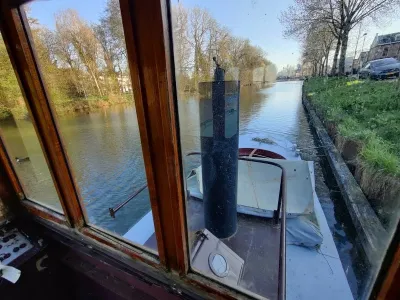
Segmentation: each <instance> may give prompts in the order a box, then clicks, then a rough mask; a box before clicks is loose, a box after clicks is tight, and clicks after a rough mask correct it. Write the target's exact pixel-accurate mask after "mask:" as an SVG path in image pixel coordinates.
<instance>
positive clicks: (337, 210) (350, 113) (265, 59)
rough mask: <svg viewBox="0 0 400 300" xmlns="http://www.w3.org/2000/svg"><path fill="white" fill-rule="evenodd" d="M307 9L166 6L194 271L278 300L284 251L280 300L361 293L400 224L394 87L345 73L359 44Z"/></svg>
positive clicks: (248, 3)
mask: <svg viewBox="0 0 400 300" xmlns="http://www.w3.org/2000/svg"><path fill="white" fill-rule="evenodd" d="M317 2H318V1H317ZM315 3H316V2H315V1H314V2H313V4H315ZM308 4H309V2H307V1H285V2H282V3H279V4H272V3H271V2H268V1H254V0H242V1H232V2H229V3H227V2H224V1H213V2H211V1H201V0H191V1H176V0H173V1H171V20H170V21H171V23H172V24H171V25H172V26H171V27H172V30H173V46H174V63H175V74H176V88H177V103H178V112H179V122H180V126H179V128H180V138H181V149H182V158H183V167H184V174H185V179H186V188H187V193H186V195H187V197H186V207H187V227H188V231H189V247H190V251H191V252H190V265H191V268H192V270H193V271H194V272H199V273H202V274H203V275H205V276H208V277H209V278H212V279H213V280H216V281H219V282H221V283H222V284H225V285H229V286H230V287H233V288H235V289H239V290H242V291H244V292H247V293H253V294H252V295H254V293H255V294H257V295H259V296H262V297H265V298H268V299H276V298H279V294H280V292H281V291H282V289H281V288H280V286H279V285H280V283H282V278H281V277H280V272H281V271H282V266H281V265H280V261H279V258H280V256H281V255H283V252H282V250H284V249H285V250H286V256H285V258H286V295H287V298H288V299H321V298H323V299H337V298H338V297H339V298H341V299H367V298H368V295H369V291H370V289H371V287H372V285H373V283H374V280H375V276H376V275H377V272H378V270H379V266H380V264H381V261H382V258H383V257H384V255H385V253H386V249H387V246H388V243H389V241H390V238H391V236H392V234H393V232H394V230H395V228H396V226H397V225H396V224H397V222H398V220H399V212H400V201H399V196H398V195H399V192H398V191H399V190H398V188H399V174H400V173H399V166H400V164H399V151H398V149H399V147H398V144H399V139H398V131H399V129H400V128H399V124H400V123H399V121H400V119H399V105H398V103H397V102H396V101H394V100H393V99H395V98H396V96H395V95H398V90H396V89H398V87H397V85H398V83H397V82H396V81H394V80H379V81H375V80H361V79H358V78H357V75H353V74H351V73H352V72H349V70H348V66H349V62H350V66H351V65H352V61H353V58H352V57H351V54H353V53H354V52H357V51H355V50H356V48H357V47H359V46H360V45H361V43H363V41H362V39H363V38H364V37H365V36H361V35H360V34H357V32H356V31H357V30H353V28H354V26H355V25H357V24H354V26H353V27H352V28H351V29H350V32H345V33H344V34H345V35H344V36H343V37H341V38H345V39H346V40H345V42H343V43H342V41H343V40H341V39H340V40H339V41H338V39H337V38H336V37H335V32H332V28H331V24H329V23H324V22H323V21H322V20H325V17H326V15H318V14H319V13H316V11H317V12H321V13H322V12H326V11H329V10H330V9H333V10H335V13H334V15H335V14H336V13H338V12H340V9H341V7H340V6H339V7H336V6H332V7H330V6H329V3H328V4H326V3H325V2H324V1H322V2H321V1H320V2H318V3H317V4H315V5H317V7H315V6H312V7H310V6H309V5H308ZM324 5H327V6H324ZM319 6H320V7H319ZM380 9H381V8H379V9H378V10H379V11H380V12H383V11H382V10H380ZM374 16H375V15H374ZM314 17H319V19H317V20H314V19H313V18H314ZM368 18H369V16H366V17H365V20H367V19H368ZM365 23H367V22H365ZM358 24H359V23H358ZM342 25H343V24H342ZM361 26H362V24H361ZM357 27H358V26H357ZM346 30H347V29H346ZM362 30H364V29H359V32H362ZM377 30H378V29H377ZM347 34H348V35H347ZM347 37H348V38H349V39H348V40H347ZM360 38H361V39H360ZM373 38H374V37H373V36H371V37H369V36H368V37H365V39H368V40H366V41H365V44H366V45H370V44H371V43H372V41H373ZM338 42H339V44H338ZM356 45H358V46H356ZM336 49H337V50H336ZM335 53H336V55H335ZM344 53H346V55H343V54H344ZM339 54H342V55H339ZM369 65H370V64H368V65H367V67H368V66H369ZM370 73H371V74H369V75H370V78H371V79H391V78H393V77H395V76H398V72H396V68H395V67H393V68H386V69H385V68H383V67H382V68H379V69H378V71H376V70H371V72H370ZM346 74H349V75H347V76H346ZM364 75H365V74H364ZM319 118H322V121H323V122H320V121H319V120H320V119H319ZM317 121H318V122H317ZM322 132H324V134H323V133H322ZM328 134H329V136H330V137H328ZM338 153H340V154H341V155H339V154H338ZM328 158H329V160H328ZM267 162H268V163H276V164H278V165H279V166H281V167H282V168H283V169H284V170H285V174H286V181H285V186H286V188H285V191H286V196H287V198H286V200H287V207H286V218H287V220H286V227H283V222H282V218H278V220H276V219H275V218H274V217H276V216H277V215H278V216H279V214H277V211H279V206H278V205H279V200H280V193H282V192H283V188H282V185H281V180H282V176H283V174H282V171H281V169H280V168H279V167H277V166H276V165H270V164H266V163H267ZM338 166H339V167H338ZM344 170H345V171H344ZM360 211H362V212H363V213H362V214H360ZM280 216H281V217H282V215H280ZM282 228H283V229H284V230H285V231H284V232H286V240H285V241H283V243H282V242H281V240H280V237H281V236H280V230H281V229H282Z"/></svg>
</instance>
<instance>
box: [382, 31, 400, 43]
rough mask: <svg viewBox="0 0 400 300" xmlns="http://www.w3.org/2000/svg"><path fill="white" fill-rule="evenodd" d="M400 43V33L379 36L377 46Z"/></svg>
mask: <svg viewBox="0 0 400 300" xmlns="http://www.w3.org/2000/svg"><path fill="white" fill-rule="evenodd" d="M391 43H400V32H396V33H389V34H384V35H378V37H377V43H376V45H384V44H391Z"/></svg>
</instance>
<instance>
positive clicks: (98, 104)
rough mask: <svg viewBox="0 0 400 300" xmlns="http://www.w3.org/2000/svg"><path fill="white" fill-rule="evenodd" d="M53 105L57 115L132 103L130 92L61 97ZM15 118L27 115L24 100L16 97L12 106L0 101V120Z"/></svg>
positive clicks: (23, 117) (22, 117)
mask: <svg viewBox="0 0 400 300" xmlns="http://www.w3.org/2000/svg"><path fill="white" fill-rule="evenodd" d="M52 103H53V107H54V108H55V109H56V111H57V114H58V115H67V114H72V113H77V112H91V111H96V110H98V109H101V108H104V107H110V106H113V105H118V104H127V103H133V95H132V94H123V95H108V96H104V97H92V96H91V97H87V98H77V99H71V98H69V99H62V100H57V101H53V102H52ZM12 116H13V117H14V118H15V119H25V118H27V117H28V110H27V108H26V104H25V103H24V100H23V99H22V98H21V99H18V101H16V104H15V105H14V106H13V107H12V108H9V107H6V106H4V105H3V104H2V103H0V120H2V119H7V118H10V117H12Z"/></svg>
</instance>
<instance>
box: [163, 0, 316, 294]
mask: <svg viewBox="0 0 400 300" xmlns="http://www.w3.org/2000/svg"><path fill="white" fill-rule="evenodd" d="M247 4H249V3H241V4H239V2H235V3H232V5H225V4H221V3H219V4H217V3H215V4H211V3H209V4H205V3H204V2H203V1H195V4H193V5H192V4H191V5H189V4H186V3H185V2H176V1H172V8H171V16H172V31H173V43H174V55H175V74H176V83H177V85H176V88H177V95H178V99H177V100H178V111H179V122H180V136H181V145H182V158H183V162H184V163H183V167H184V176H185V180H186V188H187V193H186V194H187V198H186V207H187V227H188V229H189V230H188V231H189V233H188V234H189V249H190V264H191V267H192V269H193V270H194V271H195V272H199V273H201V274H203V275H205V276H207V277H210V278H212V279H214V280H217V281H219V282H221V283H223V284H226V285H228V286H230V287H232V288H235V289H238V290H242V291H246V292H247V293H250V294H258V295H260V296H263V297H266V298H271V299H273V298H277V297H278V294H280V293H281V292H283V289H284V287H283V286H282V285H283V284H284V279H283V277H284V272H285V271H284V270H285V269H284V259H285V255H284V251H285V247H286V245H285V242H284V240H282V235H281V234H282V233H284V232H285V230H283V228H284V227H283V226H284V225H283V220H282V218H281V212H282V211H283V210H284V209H285V206H284V205H283V203H282V197H281V196H282V195H281V192H282V190H281V188H282V185H281V184H282V170H281V168H286V167H287V168H288V169H287V170H285V172H286V173H290V174H291V176H292V175H293V176H295V174H293V170H292V169H291V168H292V167H291V166H288V165H286V164H282V165H281V166H280V165H279V163H280V162H281V161H283V160H282V158H283V155H282V153H281V152H280V151H277V150H280V149H281V148H280V147H281V146H282V145H286V141H285V140H284V139H282V135H280V134H279V132H281V131H282V129H279V127H278V126H279V125H278V124H277V127H275V126H274V125H273V124H272V123H268V122H269V121H268V119H269V118H272V117H273V116H274V115H285V114H288V112H285V107H279V101H289V102H291V101H292V99H291V98H292V97H295V96H300V95H301V84H300V83H294V84H291V85H290V91H289V92H287V93H282V94H281V95H283V99H278V97H277V96H276V95H277V94H276V93H277V92H278V91H277V89H279V88H284V87H279V86H275V87H274V85H273V84H271V83H272V82H273V81H275V79H276V75H277V69H276V65H275V64H274V63H273V62H272V60H271V58H270V57H269V56H268V55H267V54H266V52H265V50H264V49H263V48H262V46H261V44H260V43H259V41H258V40H257V39H255V38H251V34H250V32H249V31H248V30H247V29H249V28H248V27H244V28H240V26H236V28H234V27H235V26H234V23H235V17H234V16H236V17H239V16H242V11H241V10H244V11H245V12H243V14H244V15H247V13H250V14H251V15H252V17H251V18H256V19H259V18H264V17H265V15H264V13H265V12H266V8H267V7H266V6H265V5H264V4H263V2H257V3H256V4H255V7H254V8H251V9H248V7H247V6H246V5H247ZM258 6H260V7H258ZM259 9H263V10H265V11H263V13H262V15H260V14H259V12H260V10H259ZM224 15H225V16H230V17H229V18H224V17H223V16H224ZM251 18H249V19H247V21H249V22H251V21H250V20H251ZM247 21H245V22H247ZM259 21H260V20H259ZM237 30H238V31H241V33H240V34H239V33H237V32H236V31H237ZM295 72H296V69H295V68H293V69H288V70H287V74H283V75H282V76H288V75H294V74H295ZM281 91H282V92H283V91H284V90H283V89H282V90H281ZM271 94H272V95H271ZM268 98H269V99H268ZM269 102H270V103H269ZM271 109H272V110H271ZM292 109H294V110H297V109H298V104H296V103H294V104H293V107H292ZM290 111H291V112H293V111H292V110H290ZM269 124H271V126H269ZM285 125H286V126H288V127H291V126H294V125H295V120H294V119H288V120H287V123H286V124H285ZM292 132H294V131H291V132H290V131H288V134H290V133H292ZM287 145H289V143H288V144H287ZM288 147H289V150H290V149H291V147H293V144H292V146H288ZM274 151H275V152H274ZM240 157H242V159H243V160H241V159H240ZM293 157H294V158H295V157H296V155H294V156H293ZM271 158H280V160H279V159H278V160H276V161H271ZM277 161H278V162H279V163H277ZM271 162H272V163H274V164H270V163H271ZM275 164H277V165H275ZM295 165H296V166H295V167H294V168H297V169H298V171H299V176H301V175H300V174H302V176H304V178H305V177H307V176H308V180H307V182H303V183H304V184H309V186H308V187H309V190H308V191H309V192H310V193H311V194H312V187H311V181H310V180H309V179H310V177H309V175H308V174H309V169H308V165H307V163H302V162H301V161H299V164H297V162H295ZM300 169H301V172H304V173H300ZM299 179H300V178H299ZM303 208H304V207H303ZM274 216H275V217H274Z"/></svg>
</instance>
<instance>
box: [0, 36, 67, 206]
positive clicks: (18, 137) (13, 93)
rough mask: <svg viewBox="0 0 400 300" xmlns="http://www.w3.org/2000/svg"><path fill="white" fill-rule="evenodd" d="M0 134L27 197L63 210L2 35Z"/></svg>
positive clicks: (0, 58) (0, 47) (0, 46)
mask: <svg viewBox="0 0 400 300" xmlns="http://www.w3.org/2000/svg"><path fill="white" fill-rule="evenodd" d="M0 39H1V40H0V64H1V65H0V73H1V76H0V78H1V80H0V134H1V139H2V142H3V143H4V145H5V148H6V150H7V152H8V156H9V159H10V161H11V163H12V166H13V168H14V171H15V172H16V174H17V177H18V179H19V182H20V184H21V186H22V190H23V193H24V195H23V196H24V197H25V198H27V199H29V200H31V201H35V202H38V203H40V204H42V205H44V206H46V207H49V208H51V209H53V210H56V211H57V212H60V213H63V211H62V208H61V204H60V201H59V198H58V195H57V192H56V189H55V187H54V183H53V180H52V177H51V175H50V172H49V169H48V166H47V163H46V159H45V158H44V155H43V152H42V148H41V146H40V143H39V140H38V137H37V134H36V131H35V128H34V125H33V123H32V119H31V118H30V114H29V112H28V109H27V107H26V104H25V102H24V97H23V95H22V93H21V90H20V87H19V84H18V81H17V78H16V76H15V73H14V70H13V67H12V65H11V62H10V60H9V58H8V53H7V50H6V46H5V44H4V41H3V38H2V36H0Z"/></svg>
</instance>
